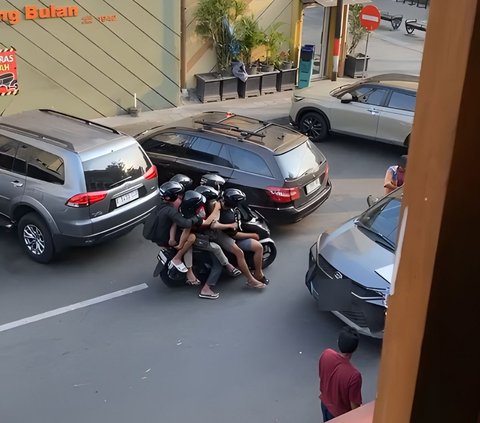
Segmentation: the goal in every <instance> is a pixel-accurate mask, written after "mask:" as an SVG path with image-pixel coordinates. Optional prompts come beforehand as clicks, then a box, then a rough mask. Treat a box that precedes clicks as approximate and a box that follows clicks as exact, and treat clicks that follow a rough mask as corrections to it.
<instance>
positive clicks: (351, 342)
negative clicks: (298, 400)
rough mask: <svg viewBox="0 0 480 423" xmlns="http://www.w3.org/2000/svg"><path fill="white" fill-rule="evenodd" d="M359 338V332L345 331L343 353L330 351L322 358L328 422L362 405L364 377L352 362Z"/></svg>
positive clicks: (340, 341) (323, 404) (322, 398)
mask: <svg viewBox="0 0 480 423" xmlns="http://www.w3.org/2000/svg"><path fill="white" fill-rule="evenodd" d="M359 338H360V337H359V335H358V332H357V331H356V330H355V329H353V328H350V327H344V328H343V329H342V331H341V332H340V335H339V336H338V349H339V350H340V352H336V351H334V350H332V349H331V348H327V349H326V350H325V351H323V353H322V355H321V356H320V360H319V362H318V375H319V377H320V404H321V407H322V414H323V421H324V422H326V421H328V420H331V419H333V418H334V417H338V416H340V415H341V414H345V413H347V412H348V411H350V410H353V409H354V408H357V407H359V406H360V405H361V404H362V375H361V374H360V372H359V371H358V370H357V369H356V368H355V367H354V366H353V365H352V363H351V362H350V359H351V358H352V354H353V353H354V352H355V350H356V349H357V347H358V342H359Z"/></svg>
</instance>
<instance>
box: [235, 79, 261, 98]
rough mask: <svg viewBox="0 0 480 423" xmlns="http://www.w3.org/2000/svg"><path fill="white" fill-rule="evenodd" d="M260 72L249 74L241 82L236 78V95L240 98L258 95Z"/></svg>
mask: <svg viewBox="0 0 480 423" xmlns="http://www.w3.org/2000/svg"><path fill="white" fill-rule="evenodd" d="M261 78H262V74H261V73H258V74H256V75H249V77H248V79H247V80H246V81H245V82H243V81H241V80H240V79H239V80H238V95H239V96H240V97H242V98H247V97H258V96H259V95H260V94H261V91H260V82H261Z"/></svg>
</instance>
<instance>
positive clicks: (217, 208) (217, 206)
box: [213, 201, 222, 210]
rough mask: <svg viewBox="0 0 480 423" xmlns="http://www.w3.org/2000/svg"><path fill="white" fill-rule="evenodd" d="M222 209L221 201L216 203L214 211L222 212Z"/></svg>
mask: <svg viewBox="0 0 480 423" xmlns="http://www.w3.org/2000/svg"><path fill="white" fill-rule="evenodd" d="M221 208H222V205H221V204H220V201H217V202H216V203H215V206H214V207H213V210H220V209H221Z"/></svg>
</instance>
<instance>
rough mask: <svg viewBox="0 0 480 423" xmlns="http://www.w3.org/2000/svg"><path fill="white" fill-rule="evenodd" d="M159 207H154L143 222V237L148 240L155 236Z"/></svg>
mask: <svg viewBox="0 0 480 423" xmlns="http://www.w3.org/2000/svg"><path fill="white" fill-rule="evenodd" d="M160 209H161V207H158V206H157V207H156V208H155V210H153V211H152V212H151V213H150V215H149V216H148V217H147V219H146V220H145V223H144V224H143V237H144V238H145V239H148V240H149V241H153V240H154V237H155V233H156V232H157V226H158V213H159V211H160Z"/></svg>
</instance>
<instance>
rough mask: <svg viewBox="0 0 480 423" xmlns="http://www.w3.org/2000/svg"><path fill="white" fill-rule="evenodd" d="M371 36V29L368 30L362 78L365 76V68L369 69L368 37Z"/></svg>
mask: <svg viewBox="0 0 480 423" xmlns="http://www.w3.org/2000/svg"><path fill="white" fill-rule="evenodd" d="M369 37H370V31H368V32H367V41H366V43H365V56H364V57H363V71H362V78H365V77H366V75H365V70H366V69H367V49H368V38H369Z"/></svg>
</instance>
